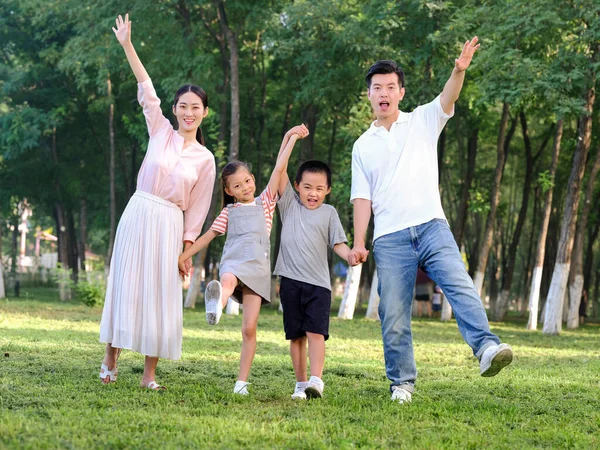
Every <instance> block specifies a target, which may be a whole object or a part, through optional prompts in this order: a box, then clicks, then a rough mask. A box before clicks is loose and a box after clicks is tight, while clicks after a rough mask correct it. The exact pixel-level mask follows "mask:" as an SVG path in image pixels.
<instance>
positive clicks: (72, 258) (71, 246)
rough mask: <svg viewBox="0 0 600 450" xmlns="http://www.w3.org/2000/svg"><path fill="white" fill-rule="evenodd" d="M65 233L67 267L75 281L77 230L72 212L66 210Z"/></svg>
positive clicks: (76, 274)
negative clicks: (66, 236)
mask: <svg viewBox="0 0 600 450" xmlns="http://www.w3.org/2000/svg"><path fill="white" fill-rule="evenodd" d="M67 233H68V234H69V240H68V241H67V245H68V247H67V248H68V252H69V267H70V268H71V270H72V272H71V279H72V280H73V281H74V282H75V283H77V279H78V277H79V264H78V262H79V251H78V249H77V232H76V230H75V219H74V218H73V212H72V211H71V210H68V211H67Z"/></svg>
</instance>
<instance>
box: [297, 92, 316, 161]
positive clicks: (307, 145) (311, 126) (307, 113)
mask: <svg viewBox="0 0 600 450" xmlns="http://www.w3.org/2000/svg"><path fill="white" fill-rule="evenodd" d="M301 114H302V123H304V124H306V128H308V131H310V134H309V135H308V137H307V138H305V139H302V142H301V143H300V148H301V152H300V155H301V159H302V160H304V161H305V160H307V159H313V158H314V149H315V134H316V132H317V116H318V108H317V106H316V105H314V104H312V103H311V104H308V105H304V106H303V107H302V113H301Z"/></svg>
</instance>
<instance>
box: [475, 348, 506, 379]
mask: <svg viewBox="0 0 600 450" xmlns="http://www.w3.org/2000/svg"><path fill="white" fill-rule="evenodd" d="M512 359H513V351H512V348H510V345H508V344H500V345H490V346H489V347H488V348H486V349H485V351H484V352H483V355H481V360H480V361H479V368H480V369H481V376H482V377H493V376H494V375H496V374H497V373H498V372H500V371H501V370H502V369H503V368H504V367H506V366H508V365H509V364H510V363H511V361H512Z"/></svg>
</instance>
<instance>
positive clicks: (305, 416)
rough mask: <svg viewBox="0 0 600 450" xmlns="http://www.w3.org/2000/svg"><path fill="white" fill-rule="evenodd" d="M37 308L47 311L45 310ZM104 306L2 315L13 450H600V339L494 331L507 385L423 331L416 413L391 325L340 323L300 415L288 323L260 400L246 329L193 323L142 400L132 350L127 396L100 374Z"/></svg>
mask: <svg viewBox="0 0 600 450" xmlns="http://www.w3.org/2000/svg"><path fill="white" fill-rule="evenodd" d="M37 297H39V299H37ZM101 313H102V311H101V309H100V308H91V309H90V308H87V307H85V306H83V305H80V304H77V303H61V302H59V301H56V299H55V298H54V296H53V295H50V294H49V293H48V292H45V291H40V292H32V293H30V295H29V297H27V298H24V299H19V300H15V299H12V300H8V301H3V302H0V347H1V349H2V354H5V355H6V356H4V357H2V359H1V360H0V447H2V448H24V447H25V448H38V447H47V448H65V447H70V448H100V447H102V448H106V447H108V448H115V447H116V448H125V447H127V448H131V447H144V448H164V447H169V448H223V449H231V448H260V449H264V448H285V449H290V448H291V449H321V448H323V449H325V448H382V449H389V448H457V449H459V448H460V449H463V448H483V447H485V448H534V447H542V448H549V447H552V448H567V447H568V448H572V447H579V448H594V447H596V448H597V447H598V446H599V445H600V442H599V439H598V436H600V412H599V409H600V408H599V407H598V405H599V404H600V394H599V392H600V375H599V374H600V350H599V346H598V342H599V337H600V333H599V331H600V328H599V327H597V326H594V325H591V326H586V327H584V328H583V329H580V330H575V331H567V332H565V333H563V334H562V335H561V336H544V335H542V334H541V333H540V332H529V331H527V330H525V329H524V327H523V325H522V324H512V323H508V324H495V323H494V324H492V329H493V330H494V331H495V332H497V333H498V334H499V335H500V336H501V338H502V339H503V340H506V341H507V342H509V343H510V344H512V346H513V348H514V350H515V353H516V358H515V361H514V364H513V365H511V366H509V367H508V368H507V369H506V370H505V371H503V372H501V373H500V374H499V375H498V376H497V377H494V378H490V379H485V378H481V377H480V376H479V367H478V363H477V361H476V360H475V358H474V357H473V354H472V351H471V349H470V348H469V347H468V346H467V345H466V344H465V343H464V342H463V340H462V338H461V336H460V334H459V333H458V330H457V327H456V324H455V323H441V322H438V321H432V320H417V321H415V322H414V326H413V332H414V340H415V355H416V358H417V367H418V369H419V380H418V383H417V390H416V392H415V394H414V397H413V403H412V404H409V405H402V406H401V405H398V404H395V403H392V402H390V401H389V391H388V381H387V379H386V377H385V372H384V362H383V350H382V346H381V335H380V330H379V325H378V323H376V322H374V321H370V320H366V319H355V320H353V321H342V320H338V319H335V318H333V319H332V321H331V339H330V340H329V341H328V343H327V359H326V366H325V373H324V381H325V383H326V390H325V397H324V398H323V399H321V400H320V401H310V402H300V403H298V402H294V401H292V400H291V399H290V394H291V393H292V391H293V386H294V382H295V379H294V373H293V369H292V367H291V362H290V359H289V355H288V342H287V341H286V340H285V338H284V335H283V330H282V328H283V327H282V318H281V315H279V314H278V313H277V312H276V311H273V310H269V309H265V310H264V311H263V312H262V313H261V317H260V321H259V327H258V349H257V355H256V358H255V361H254V365H253V369H252V374H251V378H250V380H249V381H251V383H252V384H251V385H250V390H251V395H250V396H249V397H247V398H240V397H235V396H233V395H232V394H231V389H232V386H233V383H234V381H235V377H236V374H237V369H238V363H239V361H238V358H239V350H240V346H241V333H240V327H241V316H237V317H231V316H224V317H223V320H222V323H220V324H219V325H218V326H216V327H210V326H209V325H207V324H206V321H205V319H204V314H203V312H202V311H200V310H195V311H185V314H184V341H183V356H182V359H181V360H180V361H161V363H160V364H159V367H158V371H157V377H158V380H159V381H160V382H161V383H164V384H165V385H167V386H168V387H169V390H168V391H165V392H163V393H155V392H150V391H146V390H142V389H140V388H139V380H140V378H141V374H142V372H143V358H142V357H141V356H140V355H138V354H136V353H133V352H123V354H122V356H121V358H120V360H119V379H118V382H117V383H116V384H112V385H109V386H103V385H102V384H101V383H100V382H99V380H98V378H97V377H98V375H97V374H98V368H99V365H100V361H101V359H102V354H103V345H102V344H100V343H99V342H98V330H99V321H100V315H101Z"/></svg>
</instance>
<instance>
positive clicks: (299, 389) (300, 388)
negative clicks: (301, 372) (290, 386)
mask: <svg viewBox="0 0 600 450" xmlns="http://www.w3.org/2000/svg"><path fill="white" fill-rule="evenodd" d="M307 384H308V382H307V381H298V382H296V389H295V390H294V393H293V394H292V399H294V400H306V392H304V390H305V389H306V385H307Z"/></svg>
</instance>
